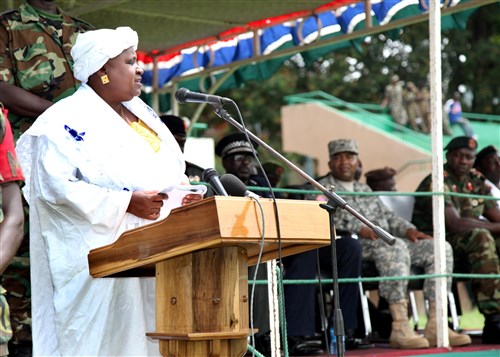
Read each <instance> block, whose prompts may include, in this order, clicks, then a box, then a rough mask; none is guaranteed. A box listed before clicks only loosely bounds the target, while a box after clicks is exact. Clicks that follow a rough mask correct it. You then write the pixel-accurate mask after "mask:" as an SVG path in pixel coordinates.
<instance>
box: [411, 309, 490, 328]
mask: <svg viewBox="0 0 500 357" xmlns="http://www.w3.org/2000/svg"><path fill="white" fill-rule="evenodd" d="M418 316H419V317H418V318H419V320H418V328H419V329H422V330H423V329H424V328H425V324H426V323H427V316H426V315H421V314H419V315H418ZM459 319H460V329H462V330H482V329H483V326H484V316H483V315H482V314H481V313H480V312H479V310H478V309H477V307H476V308H474V309H472V310H469V311H464V312H463V314H462V315H461V316H459Z"/></svg>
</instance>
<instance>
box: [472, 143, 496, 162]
mask: <svg viewBox="0 0 500 357" xmlns="http://www.w3.org/2000/svg"><path fill="white" fill-rule="evenodd" d="M491 154H496V155H498V150H497V148H496V147H494V146H493V145H488V146H486V147H485V148H483V149H482V150H481V151H480V152H478V153H477V155H476V161H475V162H474V167H477V166H479V163H480V162H481V161H482V160H483V159H484V158H486V156H489V155H491Z"/></svg>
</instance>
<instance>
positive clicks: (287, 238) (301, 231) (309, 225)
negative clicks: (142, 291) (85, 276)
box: [88, 196, 330, 277]
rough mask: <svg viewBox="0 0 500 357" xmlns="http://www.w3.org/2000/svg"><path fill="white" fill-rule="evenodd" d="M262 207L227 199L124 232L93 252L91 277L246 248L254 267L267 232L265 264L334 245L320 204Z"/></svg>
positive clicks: (263, 200) (264, 200)
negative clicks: (228, 248)
mask: <svg viewBox="0 0 500 357" xmlns="http://www.w3.org/2000/svg"><path fill="white" fill-rule="evenodd" d="M259 202H260V203H261V206H262V208H263V211H261V209H260V207H259V205H258V204H257V203H256V202H254V201H253V200H252V199H251V198H246V197H227V196H214V197H210V198H206V199H204V200H202V201H199V202H195V203H193V204H190V205H188V206H184V207H179V208H176V209H174V210H172V212H171V213H170V215H169V216H168V217H167V218H165V219H163V220H160V221H157V222H154V223H151V224H148V225H145V226H142V227H138V228H135V229H132V230H129V231H126V232H124V233H123V234H122V235H121V236H120V237H119V238H118V239H117V240H116V241H115V242H114V243H112V244H110V245H106V246H103V247H99V248H96V249H93V250H91V251H90V253H89V255H88V261H89V269H90V274H91V275H92V276H93V277H104V276H110V275H113V274H117V273H123V272H126V271H128V270H131V269H136V268H140V269H148V268H151V267H154V264H155V263H158V262H161V261H163V260H165V259H169V258H172V257H176V256H179V255H182V254H187V253H191V252H194V251H197V250H202V249H209V248H217V247H224V246H241V247H243V248H245V249H246V250H247V253H248V262H249V264H255V263H256V262H257V257H258V254H259V251H260V247H261V243H262V229H263V227H264V248H263V255H262V260H261V261H266V260H270V259H276V258H277V257H279V256H280V255H281V256H282V257H283V256H287V255H292V254H297V253H300V252H304V251H307V250H311V249H315V248H319V247H322V246H325V245H329V244H330V229H329V220H328V213H327V212H326V211H325V210H323V209H322V208H321V207H319V203H320V202H317V201H304V200H285V199H277V200H276V202H277V205H276V208H277V209H276V210H275V207H274V204H273V201H272V199H268V198H261V199H259ZM275 211H277V216H278V217H279V219H278V220H277V219H276V214H275ZM277 222H279V231H280V236H281V237H280V239H278V228H277ZM280 247H281V248H280ZM279 249H281V254H280V252H279ZM152 271H154V270H152Z"/></svg>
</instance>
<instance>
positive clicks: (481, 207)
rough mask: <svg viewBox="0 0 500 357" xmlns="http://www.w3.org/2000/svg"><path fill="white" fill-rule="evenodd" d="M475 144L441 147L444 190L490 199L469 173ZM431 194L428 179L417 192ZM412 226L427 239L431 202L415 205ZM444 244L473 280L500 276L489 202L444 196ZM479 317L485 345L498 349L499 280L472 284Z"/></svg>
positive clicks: (499, 241)
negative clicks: (493, 275)
mask: <svg viewBox="0 0 500 357" xmlns="http://www.w3.org/2000/svg"><path fill="white" fill-rule="evenodd" d="M476 148H477V142H476V140H474V139H473V138H471V137H467V136H459V137H456V138H454V139H452V140H451V141H450V142H449V144H448V145H447V146H446V147H445V150H447V153H446V164H445V166H444V190H445V192H456V193H464V194H470V195H480V196H489V197H492V196H491V193H490V188H489V187H488V186H487V185H486V184H485V178H484V176H482V175H481V174H480V173H478V172H477V171H475V170H473V169H472V167H473V165H474V160H475V158H476ZM417 191H418V192H431V191H432V179H431V176H430V175H429V176H427V177H426V178H425V179H424V180H423V181H422V183H420V185H419V186H418V188H417ZM412 221H413V223H414V224H415V225H416V226H417V227H418V228H419V229H421V230H423V231H425V232H429V233H431V232H432V230H433V222H432V197H431V196H419V197H416V199H415V208H414V211H413V218H412ZM445 224H446V240H447V241H448V242H450V244H451V246H452V247H453V253H454V257H455V262H456V263H455V265H456V266H457V267H459V269H458V270H466V271H468V272H470V273H472V274H496V275H497V276H498V275H499V274H500V266H499V261H498V257H499V252H500V209H498V206H497V205H496V202H495V201H494V200H492V199H487V198H470V197H457V196H445ZM472 289H473V291H474V294H475V297H476V301H477V304H478V307H479V311H481V313H482V314H484V316H485V325H484V329H483V337H482V338H483V343H498V337H499V336H500V279H472Z"/></svg>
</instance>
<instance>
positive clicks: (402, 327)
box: [318, 139, 471, 349]
mask: <svg viewBox="0 0 500 357" xmlns="http://www.w3.org/2000/svg"><path fill="white" fill-rule="evenodd" d="M328 152H329V155H330V161H329V163H328V165H329V167H330V173H329V174H328V175H326V176H324V177H322V178H320V179H319V180H318V181H319V183H321V184H322V185H323V186H325V187H326V188H327V189H332V190H333V189H335V190H336V191H338V192H371V189H370V187H369V186H368V185H366V184H363V183H360V182H358V181H356V180H355V179H354V175H355V172H356V169H357V168H358V161H359V159H358V154H359V150H358V145H357V143H356V142H355V141H354V140H346V139H338V140H333V141H331V142H330V143H328ZM342 198H343V199H344V200H345V201H346V202H347V204H349V206H351V207H352V208H353V209H354V210H356V211H357V212H359V213H360V214H361V215H363V216H364V217H365V218H366V219H368V220H369V221H371V222H372V223H373V224H375V225H377V226H379V227H381V228H382V229H384V230H386V231H388V232H389V233H391V234H392V235H394V236H395V237H396V243H395V244H394V245H393V246H389V245H387V244H386V243H385V242H384V241H382V240H381V239H379V238H378V237H377V235H376V234H375V232H374V231H373V230H372V229H371V228H369V227H367V226H365V225H364V224H362V223H361V221H359V220H358V219H357V218H355V217H354V216H353V215H352V214H350V213H349V212H347V211H346V210H343V209H338V210H337V212H336V213H335V224H336V228H337V229H338V230H340V231H349V232H351V233H353V234H356V235H357V236H358V237H359V239H360V242H361V246H362V256H363V259H366V260H371V261H374V262H375V266H376V268H377V270H378V272H379V274H380V276H385V277H391V276H408V275H409V273H410V266H411V265H415V266H418V267H422V268H424V270H425V273H426V274H434V273H435V269H434V243H433V241H432V237H431V236H429V235H427V234H425V233H423V232H421V231H419V230H417V229H416V227H415V226H414V225H413V224H411V223H410V222H408V221H406V220H405V219H403V218H401V217H399V216H398V215H396V214H395V213H394V212H393V211H391V210H390V209H389V208H388V207H386V206H385V205H384V204H383V203H382V201H381V200H380V198H378V197H377V196H367V195H345V196H343V197H342ZM445 249H446V267H447V271H448V272H449V273H451V272H452V270H453V254H452V249H451V246H450V245H449V244H446V245H445ZM407 287H408V281H407V280H385V281H381V282H380V283H379V294H380V296H381V297H384V298H385V299H386V300H387V302H388V303H389V310H390V312H391V316H392V319H393V322H392V331H391V336H390V343H391V346H392V347H395V348H403V349H411V348H425V347H429V346H431V345H436V341H437V338H436V315H435V307H436V304H435V299H436V296H435V282H434V280H433V279H426V280H425V282H424V296H425V298H426V299H427V300H428V301H429V305H430V306H429V311H430V313H429V320H428V322H427V325H426V328H425V331H424V337H421V336H419V335H418V334H416V333H415V332H414V331H413V330H412V329H411V328H410V327H409V323H408V307H407ZM447 290H448V291H450V290H451V279H448V281H447ZM448 335H449V341H450V345H451V346H461V345H466V344H470V343H471V339H470V337H469V336H466V335H462V334H458V333H456V332H455V331H452V330H451V329H449V330H448Z"/></svg>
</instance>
